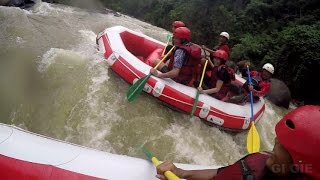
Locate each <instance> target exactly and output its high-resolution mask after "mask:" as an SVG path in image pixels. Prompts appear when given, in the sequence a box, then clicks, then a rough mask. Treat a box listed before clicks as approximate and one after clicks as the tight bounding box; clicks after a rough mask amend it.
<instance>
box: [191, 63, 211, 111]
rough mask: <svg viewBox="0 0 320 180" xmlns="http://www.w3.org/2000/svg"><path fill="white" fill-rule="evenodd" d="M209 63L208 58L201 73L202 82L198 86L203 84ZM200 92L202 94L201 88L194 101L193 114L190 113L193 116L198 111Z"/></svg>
mask: <svg viewBox="0 0 320 180" xmlns="http://www.w3.org/2000/svg"><path fill="white" fill-rule="evenodd" d="M207 64H208V59H206V62H205V64H204V67H203V71H202V75H201V79H200V84H199V86H198V88H199V87H201V86H202V82H203V77H204V74H205V72H206V68H207ZM199 94H200V92H199V89H197V94H196V98H195V100H194V103H193V106H192V111H191V114H190V115H191V116H193V113H194V112H195V111H196V107H197V104H198V100H199Z"/></svg>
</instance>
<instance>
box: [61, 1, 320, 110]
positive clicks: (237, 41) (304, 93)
mask: <svg viewBox="0 0 320 180" xmlns="http://www.w3.org/2000/svg"><path fill="white" fill-rule="evenodd" d="M61 1H64V3H67V4H68V3H69V2H73V3H75V2H80V0H77V1H68V0H61ZM56 2H59V0H57V1H56ZM94 2H95V4H100V5H101V4H102V5H104V6H105V7H107V8H110V9H113V10H115V11H119V12H121V13H124V14H128V15H130V16H133V17H136V18H138V19H141V20H144V21H147V22H150V23H151V24H154V25H155V26H159V27H163V28H165V29H168V30H170V28H171V27H170V25H171V23H172V21H174V20H182V21H184V22H185V23H186V24H187V26H188V27H189V28H190V29H191V30H192V36H193V41H194V42H196V43H198V44H205V45H207V46H208V47H213V46H214V45H215V44H216V40H217V39H216V37H217V36H218V34H219V33H220V32H221V31H227V32H229V34H230V35H231V40H230V45H231V47H232V49H231V58H230V59H231V60H233V61H239V60H243V59H247V60H250V61H252V62H253V63H254V64H255V65H256V66H257V67H259V66H262V65H263V63H265V62H271V63H273V64H274V65H275V67H276V72H275V75H274V77H275V78H279V79H281V80H283V81H284V82H285V83H286V84H287V85H288V86H289V88H290V90H291V92H292V96H293V97H294V98H295V99H299V100H304V101H305V102H306V103H309V104H320V93H319V92H320V88H319V85H318V84H317V83H318V82H320V81H319V79H318V78H319V77H320V51H319V49H320V21H319V19H320V1H319V0H277V1H276V0H100V1H98V0H96V1H94ZM69 4H70V3H69ZM79 4H81V3H78V4H73V5H79ZM85 7H88V6H87V5H86V6H85ZM91 7H93V6H91ZM100 8H101V6H100Z"/></svg>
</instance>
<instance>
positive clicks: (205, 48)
mask: <svg viewBox="0 0 320 180" xmlns="http://www.w3.org/2000/svg"><path fill="white" fill-rule="evenodd" d="M202 49H204V50H206V51H208V52H210V53H214V52H215V51H214V50H212V49H209V48H207V47H206V46H205V45H202Z"/></svg>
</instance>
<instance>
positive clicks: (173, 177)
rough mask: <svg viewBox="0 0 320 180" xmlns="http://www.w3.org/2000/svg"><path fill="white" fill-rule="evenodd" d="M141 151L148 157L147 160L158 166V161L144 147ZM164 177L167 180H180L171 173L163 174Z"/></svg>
mask: <svg viewBox="0 0 320 180" xmlns="http://www.w3.org/2000/svg"><path fill="white" fill-rule="evenodd" d="M142 150H143V152H144V154H145V155H146V156H147V157H148V159H149V160H150V161H151V162H152V163H153V164H154V165H155V166H156V167H157V166H158V165H159V164H160V161H159V160H158V159H157V158H156V157H154V156H153V154H152V153H151V152H150V151H149V150H148V149H147V148H145V147H142ZM164 176H165V177H166V178H167V179H168V180H180V178H179V177H178V176H176V175H175V174H174V173H173V172H171V171H166V172H164Z"/></svg>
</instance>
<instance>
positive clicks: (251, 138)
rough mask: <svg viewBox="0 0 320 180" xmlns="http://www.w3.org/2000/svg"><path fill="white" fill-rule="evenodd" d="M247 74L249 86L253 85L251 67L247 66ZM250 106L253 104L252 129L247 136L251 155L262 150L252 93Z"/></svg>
mask: <svg viewBox="0 0 320 180" xmlns="http://www.w3.org/2000/svg"><path fill="white" fill-rule="evenodd" d="M247 73H248V79H249V85H252V82H251V76H250V70H249V66H247ZM250 104H251V127H250V130H249V132H248V136H247V151H248V153H249V154H251V153H255V152H259V150H260V136H259V133H258V131H257V129H256V126H255V125H254V117H253V96H252V91H250Z"/></svg>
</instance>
